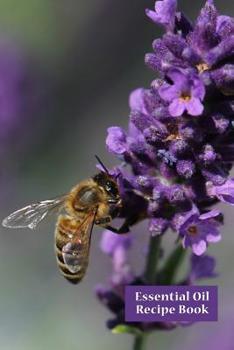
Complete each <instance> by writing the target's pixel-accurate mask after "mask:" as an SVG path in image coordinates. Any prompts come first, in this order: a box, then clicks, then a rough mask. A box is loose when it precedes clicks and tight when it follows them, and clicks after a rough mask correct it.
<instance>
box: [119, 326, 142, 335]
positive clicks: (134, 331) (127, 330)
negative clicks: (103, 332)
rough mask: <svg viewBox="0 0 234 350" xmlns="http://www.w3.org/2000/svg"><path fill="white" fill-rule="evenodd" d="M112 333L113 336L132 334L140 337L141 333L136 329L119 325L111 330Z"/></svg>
mask: <svg viewBox="0 0 234 350" xmlns="http://www.w3.org/2000/svg"><path fill="white" fill-rule="evenodd" d="M112 333H114V334H124V333H125V334H126V333H127V334H134V335H142V333H143V332H142V331H141V330H140V329H138V328H136V327H133V326H128V325H126V324H119V325H118V326H116V327H115V328H113V329H112Z"/></svg>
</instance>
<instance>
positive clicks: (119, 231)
mask: <svg viewBox="0 0 234 350" xmlns="http://www.w3.org/2000/svg"><path fill="white" fill-rule="evenodd" d="M104 227H105V229H107V230H109V231H111V232H114V233H117V234H118V235H122V234H125V233H128V232H129V231H130V229H129V226H128V224H127V223H126V222H124V223H123V225H122V226H121V227H119V228H116V227H112V226H110V225H105V226H104Z"/></svg>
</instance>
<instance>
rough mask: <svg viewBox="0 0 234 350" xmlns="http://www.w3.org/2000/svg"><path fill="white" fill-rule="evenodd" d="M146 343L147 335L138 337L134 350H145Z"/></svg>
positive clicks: (135, 340)
mask: <svg viewBox="0 0 234 350" xmlns="http://www.w3.org/2000/svg"><path fill="white" fill-rule="evenodd" d="M145 343H146V334H143V333H142V334H141V335H136V337H135V339H134V344H133V350H143V349H144V348H145Z"/></svg>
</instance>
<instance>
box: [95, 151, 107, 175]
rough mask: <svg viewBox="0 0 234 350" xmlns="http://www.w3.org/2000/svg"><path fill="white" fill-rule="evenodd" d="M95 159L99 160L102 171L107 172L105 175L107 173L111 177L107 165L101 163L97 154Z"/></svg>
mask: <svg viewBox="0 0 234 350" xmlns="http://www.w3.org/2000/svg"><path fill="white" fill-rule="evenodd" d="M95 158H96V159H97V161H98V163H99V164H100V165H101V167H102V169H103V170H104V171H105V173H107V174H108V175H109V171H108V169H107V168H106V167H105V165H104V164H103V162H102V161H101V159H100V158H99V157H98V156H97V155H96V154H95Z"/></svg>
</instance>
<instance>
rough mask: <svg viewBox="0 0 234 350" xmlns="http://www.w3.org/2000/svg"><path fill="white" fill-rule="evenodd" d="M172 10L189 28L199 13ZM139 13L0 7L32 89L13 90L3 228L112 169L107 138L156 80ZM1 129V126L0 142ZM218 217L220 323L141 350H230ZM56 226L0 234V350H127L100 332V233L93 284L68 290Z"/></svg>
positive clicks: (51, 2) (156, 339)
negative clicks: (139, 91)
mask: <svg viewBox="0 0 234 350" xmlns="http://www.w3.org/2000/svg"><path fill="white" fill-rule="evenodd" d="M178 2H179V6H180V8H181V9H183V10H184V11H185V12H186V13H187V15H188V16H189V17H190V18H193V19H194V18H195V15H196V14H197V13H198V10H199V8H200V7H201V5H202V4H203V2H202V1H196V2H195V1H193V2H191V0H180V1H178ZM216 5H217V7H218V9H219V10H220V12H225V13H226V14H229V15H230V14H232V15H233V14H234V4H233V3H232V2H230V1H227V0H226V1H225V0H224V1H221V0H217V1H216ZM146 7H153V1H151V0H145V1H142V0H135V1H131V0H124V1H123V0H122V1H121V0H120V1H110V0H92V1H91V0H86V1H75V0H21V1H17V0H8V1H6V0H5V1H4V0H2V1H1V2H0V37H2V38H4V41H6V42H10V43H11V46H14V45H15V47H17V50H19V51H20V62H21V63H22V62H23V67H24V74H25V75H26V81H27V82H28V79H29V81H30V83H27V84H26V86H27V89H25V90H22V89H21V88H20V89H19V88H17V89H18V90H17V91H15V90H14V94H19V93H22V91H23V94H24V96H23V97H24V99H25V101H26V107H27V108H25V109H24V110H23V112H22V111H21V113H19V117H18V118H19V120H20V122H19V123H18V124H17V123H16V124H14V123H15V119H17V115H16V116H14V118H15V119H14V120H13V121H12V125H11V127H10V128H9V130H10V131H8V132H6V133H5V134H4V133H0V147H1V150H0V161H1V169H0V190H1V193H2V194H1V200H0V208H1V218H3V217H5V216H6V215H8V214H9V213H10V212H11V211H13V210H15V209H17V208H19V207H22V206H24V205H25V204H27V203H30V202H33V201H35V200H36V201H37V200H41V199H48V198H51V197H54V196H56V195H59V194H63V193H65V192H66V191H68V190H69V189H70V188H71V187H72V186H73V185H74V184H76V183H77V182H78V181H80V180H82V179H83V178H87V177H89V176H91V175H93V174H94V172H95V171H96V169H95V160H94V154H96V153H97V154H98V155H99V156H100V157H101V158H102V159H103V160H104V162H105V163H106V164H107V166H112V165H114V164H115V162H116V160H115V159H114V158H112V157H111V156H110V155H108V154H107V151H106V150H105V135H106V128H107V127H108V126H112V125H120V126H123V127H124V126H126V125H127V121H128V112H129V110H128V95H129V92H130V91H131V90H132V89H134V88H136V87H139V86H146V87H147V86H148V85H149V82H150V81H151V80H153V78H154V73H153V72H150V71H149V70H148V69H147V68H146V67H145V66H144V54H145V53H146V52H148V51H150V50H151V42H152V40H153V39H154V38H155V37H156V36H158V35H159V34H160V33H161V32H160V30H158V29H157V28H155V26H154V25H153V24H152V23H150V22H149V21H148V20H147V19H146V17H145V15H144V9H145V8H146ZM1 52H2V53H1ZM11 54H12V53H11ZM1 55H3V56H4V49H3V50H2V51H1V50H0V56H1ZM7 62H9V60H7ZM0 65H1V61H0ZM8 68H9V67H8ZM8 68H7V69H8ZM9 70H10V71H12V69H9ZM29 77H30V78H29ZM0 82H1V69H0ZM20 86H21V85H20ZM24 86H25V85H24ZM0 92H1V90H0ZM29 93H30V94H29ZM28 94H29V95H30V98H28V96H29V95H28ZM12 99H13V100H14V96H13V97H12ZM0 101H1V93H0ZM12 103H13V102H12ZM10 105H11V101H10ZM29 107H30V108H29ZM24 111H25V112H24ZM20 118H22V121H21V119H20ZM4 125H5V124H4V121H1V118H0V128H1V129H2V130H3V132H4V130H5V126H4ZM2 134H3V135H2ZM224 210H225V213H226V223H225V229H224V230H223V241H222V242H221V243H220V244H218V245H216V246H214V247H213V246H212V247H211V248H210V253H213V254H214V255H215V256H216V257H217V258H218V271H219V272H220V277H219V278H217V280H214V281H212V282H213V283H214V284H218V285H219V322H218V323H201V324H196V325H193V326H192V327H186V328H180V329H176V330H175V331H172V332H167V333H164V332H161V333H160V332H157V333H155V334H154V335H152V336H151V337H150V339H149V344H148V349H167V350H174V349H175V350H177V349H180V350H183V349H187V348H194V349H195V348H200V349H207V346H211V345H212V346H213V349H216V347H215V346H217V344H218V339H220V338H221V335H222V337H223V341H222V346H219V349H220V348H222V349H224V350H229V349H233V348H234V345H233V344H234V336H233V332H232V327H231V325H233V321H234V315H233V302H234V296H233V294H234V284H233V280H234V269H233V268H232V266H233V264H234V256H233V246H234V235H233V215H232V208H228V209H227V208H226V207H224ZM54 224H55V220H54V219H53V218H51V219H49V221H48V222H47V223H43V224H42V225H40V227H39V228H38V229H37V230H36V231H35V232H30V231H29V230H19V231H17V230H15V231H14V230H7V229H3V228H1V229H0V349H4V350H32V349H33V350H41V349H45V350H47V349H48V350H49V349H50V350H51V349H56V350H62V349H69V350H73V349H74V350H77V349H87V350H89V349H90V350H91V349H96V350H98V349H110V348H111V349H113V350H114V349H129V348H131V344H132V338H131V336H127V335H126V336H118V335H112V334H111V333H110V332H109V331H107V329H106V327H105V321H106V319H107V318H108V317H109V316H110V315H109V314H108V312H107V310H105V309H104V308H103V306H102V305H100V304H99V302H98V301H97V300H96V298H95V295H94V287H95V285H96V284H97V283H99V282H105V281H106V280H107V278H108V273H109V271H110V261H109V259H108V258H107V257H106V256H104V255H103V254H102V253H101V252H100V250H99V238H100V233H101V230H100V229H98V228H95V234H94V235H93V244H92V249H91V259H90V266H89V270H88V274H87V276H86V278H85V280H84V282H83V283H82V284H80V285H78V286H73V285H69V284H68V283H67V282H66V281H65V280H64V279H63V278H62V277H61V276H60V274H59V272H58V270H57V266H56V261H55V258H54V254H53V232H54ZM138 236H140V234H139V232H138ZM139 254H140V253H139ZM138 258H139V257H138ZM142 260H143V257H142Z"/></svg>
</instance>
